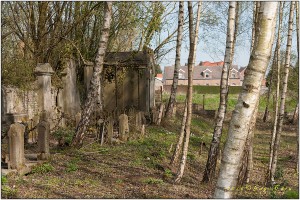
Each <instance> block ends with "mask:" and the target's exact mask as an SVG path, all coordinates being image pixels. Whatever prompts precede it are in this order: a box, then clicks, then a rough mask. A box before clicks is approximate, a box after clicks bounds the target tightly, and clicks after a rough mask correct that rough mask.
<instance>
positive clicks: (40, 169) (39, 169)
mask: <svg viewBox="0 0 300 200" xmlns="http://www.w3.org/2000/svg"><path fill="white" fill-rule="evenodd" d="M51 171H54V167H53V166H52V165H51V164H50V163H44V164H42V165H37V166H35V167H34V168H33V169H32V171H31V172H32V173H39V174H45V173H48V172H51Z"/></svg>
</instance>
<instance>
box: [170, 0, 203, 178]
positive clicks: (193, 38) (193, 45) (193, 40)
mask: <svg viewBox="0 0 300 200" xmlns="http://www.w3.org/2000/svg"><path fill="white" fill-rule="evenodd" d="M188 11H189V30H190V52H189V59H188V91H187V118H186V125H185V141H184V144H183V152H182V158H181V161H180V166H179V169H178V172H177V175H176V179H175V183H178V182H179V181H180V180H181V178H182V176H183V172H184V168H185V164H186V159H187V153H188V147H189V139H190V132H191V130H190V126H191V120H192V96H193V70H194V65H195V57H196V49H197V42H198V30H199V23H200V12H201V2H198V10H197V20H196V28H195V30H194V26H193V18H194V17H193V16H194V14H193V7H192V2H190V1H189V2H188Z"/></svg>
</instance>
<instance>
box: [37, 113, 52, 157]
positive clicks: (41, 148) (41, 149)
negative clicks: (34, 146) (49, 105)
mask: <svg viewBox="0 0 300 200" xmlns="http://www.w3.org/2000/svg"><path fill="white" fill-rule="evenodd" d="M47 120H48V113H47V112H45V111H43V112H42V113H41V116H40V122H39V124H38V125H37V132H38V153H39V154H38V159H39V160H46V159H48V158H49V157H50V149H49V135H50V123H49V122H48V121H47Z"/></svg>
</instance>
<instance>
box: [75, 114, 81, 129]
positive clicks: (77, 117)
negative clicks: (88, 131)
mask: <svg viewBox="0 0 300 200" xmlns="http://www.w3.org/2000/svg"><path fill="white" fill-rule="evenodd" d="M80 120H81V113H80V112H78V113H77V114H76V115H75V125H76V127H77V126H78V124H79V122H80Z"/></svg>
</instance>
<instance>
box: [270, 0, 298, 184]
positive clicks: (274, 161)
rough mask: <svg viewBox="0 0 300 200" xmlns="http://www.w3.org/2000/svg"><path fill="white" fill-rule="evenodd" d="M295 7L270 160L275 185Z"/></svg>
mask: <svg viewBox="0 0 300 200" xmlns="http://www.w3.org/2000/svg"><path fill="white" fill-rule="evenodd" d="M294 7H295V2H291V6H290V15H289V29H288V37H287V46H286V54H285V64H284V65H285V66H284V73H283V76H284V77H283V83H282V92H281V101H280V108H279V113H278V119H277V120H278V122H277V128H276V134H275V140H274V147H273V155H272V158H270V159H272V164H271V171H270V176H269V182H270V183H271V184H273V183H274V176H275V171H276V167H277V158H278V150H279V142H280V136H281V132H282V126H283V118H284V108H285V99H286V92H287V84H288V78H289V68H290V60H291V46H292V33H293V19H294Z"/></svg>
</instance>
